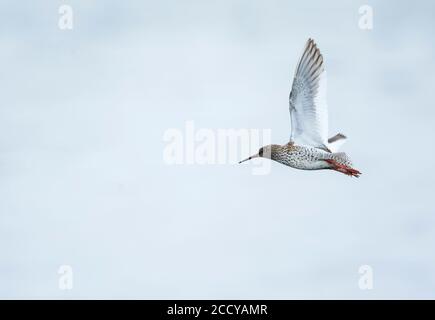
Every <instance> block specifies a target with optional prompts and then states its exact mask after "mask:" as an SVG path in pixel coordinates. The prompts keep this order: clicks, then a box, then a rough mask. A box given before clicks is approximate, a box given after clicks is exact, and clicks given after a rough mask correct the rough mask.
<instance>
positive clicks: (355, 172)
mask: <svg viewBox="0 0 435 320" xmlns="http://www.w3.org/2000/svg"><path fill="white" fill-rule="evenodd" d="M325 161H326V162H328V163H329V164H331V165H332V168H331V169H333V170H335V171H338V172H341V173H344V174H346V175H348V176H351V177H357V178H358V177H359V176H360V174H361V172H359V171H358V170H356V169H353V168H351V167H348V166H345V165H344V164H341V163H338V162H337V161H335V160H332V159H327V160H325Z"/></svg>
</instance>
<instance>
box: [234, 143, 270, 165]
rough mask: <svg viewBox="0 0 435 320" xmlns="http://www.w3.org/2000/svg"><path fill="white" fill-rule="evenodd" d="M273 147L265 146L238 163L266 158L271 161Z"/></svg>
mask: <svg viewBox="0 0 435 320" xmlns="http://www.w3.org/2000/svg"><path fill="white" fill-rule="evenodd" d="M272 147H273V145H271V144H270V145H267V146H264V147H261V148H260V149H259V150H258V152H257V153H256V154H254V155H252V156H250V157H249V158H246V159H245V160H242V161H239V163H242V162H245V161H248V160H251V159H254V158H268V159H271V158H272V151H273V148H272Z"/></svg>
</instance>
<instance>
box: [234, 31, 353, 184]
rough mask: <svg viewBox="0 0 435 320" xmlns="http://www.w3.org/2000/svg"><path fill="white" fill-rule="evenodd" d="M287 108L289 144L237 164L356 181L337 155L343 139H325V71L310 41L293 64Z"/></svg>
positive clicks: (349, 164)
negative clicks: (267, 163)
mask: <svg viewBox="0 0 435 320" xmlns="http://www.w3.org/2000/svg"><path fill="white" fill-rule="evenodd" d="M289 105H290V108H289V109H290V120H291V135H290V141H289V142H288V143H287V144H284V145H278V144H271V145H267V146H264V147H262V148H260V150H258V153H257V154H254V155H252V156H250V157H249V158H247V159H245V160H242V161H240V162H239V163H242V162H244V161H247V160H251V159H253V158H258V157H261V158H268V159H271V160H274V161H277V162H279V163H282V164H284V165H286V166H289V167H292V168H296V169H302V170H322V169H331V170H335V171H338V172H341V173H344V174H346V175H349V176H353V177H359V175H360V174H361V173H360V172H359V171H358V170H356V169H354V168H352V162H351V160H350V158H349V157H348V156H347V155H346V153H344V152H337V150H338V147H339V146H340V145H341V144H342V143H343V142H344V140H345V139H346V136H344V135H343V134H341V133H339V134H336V135H335V136H333V137H331V138H329V139H328V107H327V104H326V71H325V68H324V65H323V57H322V55H321V53H320V50H319V49H318V48H317V45H316V44H315V43H314V41H313V40H312V39H308V41H307V43H306V45H305V48H304V52H303V53H302V56H301V58H300V59H299V62H298V64H297V67H296V72H295V76H294V79H293V85H292V89H291V92H290V97H289Z"/></svg>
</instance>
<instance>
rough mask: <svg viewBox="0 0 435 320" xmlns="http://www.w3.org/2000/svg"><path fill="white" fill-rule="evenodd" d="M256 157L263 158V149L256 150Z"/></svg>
mask: <svg viewBox="0 0 435 320" xmlns="http://www.w3.org/2000/svg"><path fill="white" fill-rule="evenodd" d="M258 155H259V156H260V157H262V156H263V148H260V150H258Z"/></svg>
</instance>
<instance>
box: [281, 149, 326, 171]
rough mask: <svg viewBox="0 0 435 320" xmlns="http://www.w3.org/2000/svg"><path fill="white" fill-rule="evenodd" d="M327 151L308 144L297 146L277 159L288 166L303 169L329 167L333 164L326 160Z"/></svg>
mask: <svg viewBox="0 0 435 320" xmlns="http://www.w3.org/2000/svg"><path fill="white" fill-rule="evenodd" d="M326 154H328V153H327V152H325V151H323V150H320V149H317V148H313V147H306V146H295V147H294V149H292V150H291V151H290V152H288V153H286V154H282V155H280V157H279V159H273V160H276V161H278V162H280V163H282V164H284V165H286V166H289V167H292V168H295V169H301V170H320V169H329V168H330V167H331V165H330V164H329V163H327V162H326V161H324V159H325V155H326Z"/></svg>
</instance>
